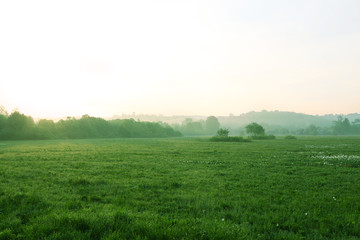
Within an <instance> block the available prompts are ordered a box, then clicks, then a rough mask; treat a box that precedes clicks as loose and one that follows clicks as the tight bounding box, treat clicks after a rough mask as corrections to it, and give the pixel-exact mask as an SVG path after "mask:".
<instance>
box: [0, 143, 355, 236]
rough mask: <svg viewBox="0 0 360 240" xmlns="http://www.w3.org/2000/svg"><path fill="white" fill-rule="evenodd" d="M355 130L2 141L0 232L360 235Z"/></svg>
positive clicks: (106, 234) (138, 234)
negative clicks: (219, 137) (286, 135)
mask: <svg viewBox="0 0 360 240" xmlns="http://www.w3.org/2000/svg"><path fill="white" fill-rule="evenodd" d="M359 238H360V137H303V138H298V139H291V140H290V139H288V140H286V139H281V138H279V139H275V140H253V141H252V142H209V141H206V139H192V138H189V139H187V138H179V139H97V140H63V141H60V140H54V141H12V142H11V141H0V239H359Z"/></svg>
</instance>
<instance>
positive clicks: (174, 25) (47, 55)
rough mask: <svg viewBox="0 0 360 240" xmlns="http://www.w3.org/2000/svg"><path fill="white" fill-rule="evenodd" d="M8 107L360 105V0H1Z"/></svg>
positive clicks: (31, 110) (209, 110)
mask: <svg viewBox="0 0 360 240" xmlns="http://www.w3.org/2000/svg"><path fill="white" fill-rule="evenodd" d="M0 105H3V106H4V107H6V108H7V110H8V111H10V112H11V111H12V110H13V109H14V108H17V109H19V110H20V111H21V112H23V113H25V114H27V115H32V116H34V117H64V116H81V115H83V114H89V115H93V116H101V117H109V116H112V115H114V114H120V113H132V112H136V113H147V114H149V113H153V114H164V115H180V114H185V115H193V114H197V115H228V114H229V113H233V114H235V115H237V114H240V113H243V112H248V111H251V110H255V111H258V110H263V109H266V110H286V111H295V112H303V113H309V114H325V113H351V112H360V1H359V0H343V1H339V0H336V1H333V0H317V1H316V0H301V1H300V0H299V1H288V0H283V1H279V0H275V1H268V0H262V1H257V0H248V1H241V0H237V1H225V0H219V1H211V0H203V1H196V0H191V1H190V0H189V1H186V0H185V1H184V0H183V1H170V0H164V1H150V0H147V1H146V0H139V1H110V0H109V1H100V0H99V1H91V0H83V1H77V0H71V1H67V0H62V1H49V0H44V1H37V0H34V1H16V0H14V1H1V2H0Z"/></svg>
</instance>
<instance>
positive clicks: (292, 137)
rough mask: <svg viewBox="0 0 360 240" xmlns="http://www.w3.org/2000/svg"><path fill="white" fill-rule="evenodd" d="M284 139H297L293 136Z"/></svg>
mask: <svg viewBox="0 0 360 240" xmlns="http://www.w3.org/2000/svg"><path fill="white" fill-rule="evenodd" d="M284 139H296V137H295V136H293V135H287V136H285V137H284Z"/></svg>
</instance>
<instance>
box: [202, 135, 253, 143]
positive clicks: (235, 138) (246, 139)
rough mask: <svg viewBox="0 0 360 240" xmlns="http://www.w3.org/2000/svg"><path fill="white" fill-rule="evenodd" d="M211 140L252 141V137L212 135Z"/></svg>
mask: <svg viewBox="0 0 360 240" xmlns="http://www.w3.org/2000/svg"><path fill="white" fill-rule="evenodd" d="M209 140H210V142H251V140H250V139H248V138H243V137H220V136H215V137H211V138H210V139H209Z"/></svg>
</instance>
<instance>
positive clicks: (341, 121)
mask: <svg viewBox="0 0 360 240" xmlns="http://www.w3.org/2000/svg"><path fill="white" fill-rule="evenodd" d="M333 133H334V134H336V135H337V134H350V133H351V124H350V121H349V119H347V118H343V117H342V116H339V117H338V119H337V121H334V125H333Z"/></svg>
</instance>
